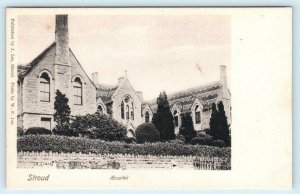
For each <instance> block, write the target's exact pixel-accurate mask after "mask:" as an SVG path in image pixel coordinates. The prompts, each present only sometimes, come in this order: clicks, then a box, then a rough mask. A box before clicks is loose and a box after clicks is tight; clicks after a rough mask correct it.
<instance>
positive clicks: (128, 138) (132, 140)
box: [124, 137, 136, 143]
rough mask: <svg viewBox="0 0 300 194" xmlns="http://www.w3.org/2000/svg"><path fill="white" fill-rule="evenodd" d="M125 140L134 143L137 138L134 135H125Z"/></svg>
mask: <svg viewBox="0 0 300 194" xmlns="http://www.w3.org/2000/svg"><path fill="white" fill-rule="evenodd" d="M124 142H125V143H134V142H136V139H135V138H134V137H125V138H124Z"/></svg>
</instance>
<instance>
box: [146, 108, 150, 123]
mask: <svg viewBox="0 0 300 194" xmlns="http://www.w3.org/2000/svg"><path fill="white" fill-rule="evenodd" d="M149 121H150V114H149V112H148V111H146V113H145V122H146V123H149Z"/></svg>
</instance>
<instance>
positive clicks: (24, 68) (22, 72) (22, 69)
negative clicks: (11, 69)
mask: <svg viewBox="0 0 300 194" xmlns="http://www.w3.org/2000/svg"><path fill="white" fill-rule="evenodd" d="M55 47H56V42H53V43H52V44H51V45H50V46H48V47H47V48H46V49H45V50H44V51H43V52H42V53H41V54H39V55H38V56H37V57H36V58H35V59H33V61H32V62H30V63H29V64H27V65H18V78H19V79H23V78H24V77H25V76H26V75H27V74H28V73H29V72H30V71H31V70H32V69H33V68H34V67H35V66H36V65H37V64H38V62H39V61H40V60H42V59H43V58H44V57H45V56H46V54H47V53H48V52H50V50H51V49H52V48H54V49H55ZM69 51H70V55H72V56H73V57H74V59H75V60H76V62H77V63H78V65H79V66H80V67H81V68H82V66H81V64H80V63H79V61H78V60H77V58H76V56H75V55H74V53H73V51H72V50H71V48H69ZM54 53H55V54H56V50H54ZM45 59H46V60H49V64H54V63H55V55H53V57H50V58H48V57H47V58H45ZM82 69H83V68H82ZM83 72H84V73H85V74H86V72H85V71H84V69H83ZM86 76H87V77H88V79H89V80H90V82H91V83H92V84H93V85H94V86H95V84H94V82H92V80H91V79H90V77H89V76H88V75H87V74H86ZM95 87H96V86H95Z"/></svg>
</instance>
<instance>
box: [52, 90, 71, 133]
mask: <svg viewBox="0 0 300 194" xmlns="http://www.w3.org/2000/svg"><path fill="white" fill-rule="evenodd" d="M68 102H69V99H68V98H67V97H66V95H65V94H62V93H61V92H60V91H59V90H56V96H55V102H54V110H55V112H54V121H56V123H57V126H56V130H57V131H61V130H68V129H69V126H70V114H71V109H70V107H69V105H68Z"/></svg>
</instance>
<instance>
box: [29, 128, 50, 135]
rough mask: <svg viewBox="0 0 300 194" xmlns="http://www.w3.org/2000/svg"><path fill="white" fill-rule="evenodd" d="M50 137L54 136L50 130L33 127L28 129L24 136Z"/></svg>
mask: <svg viewBox="0 0 300 194" xmlns="http://www.w3.org/2000/svg"><path fill="white" fill-rule="evenodd" d="M37 134H39V135H49V134H52V132H51V131H50V130H49V129H46V128H44V127H31V128H28V129H27V130H26V131H25V133H24V135H37Z"/></svg>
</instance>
